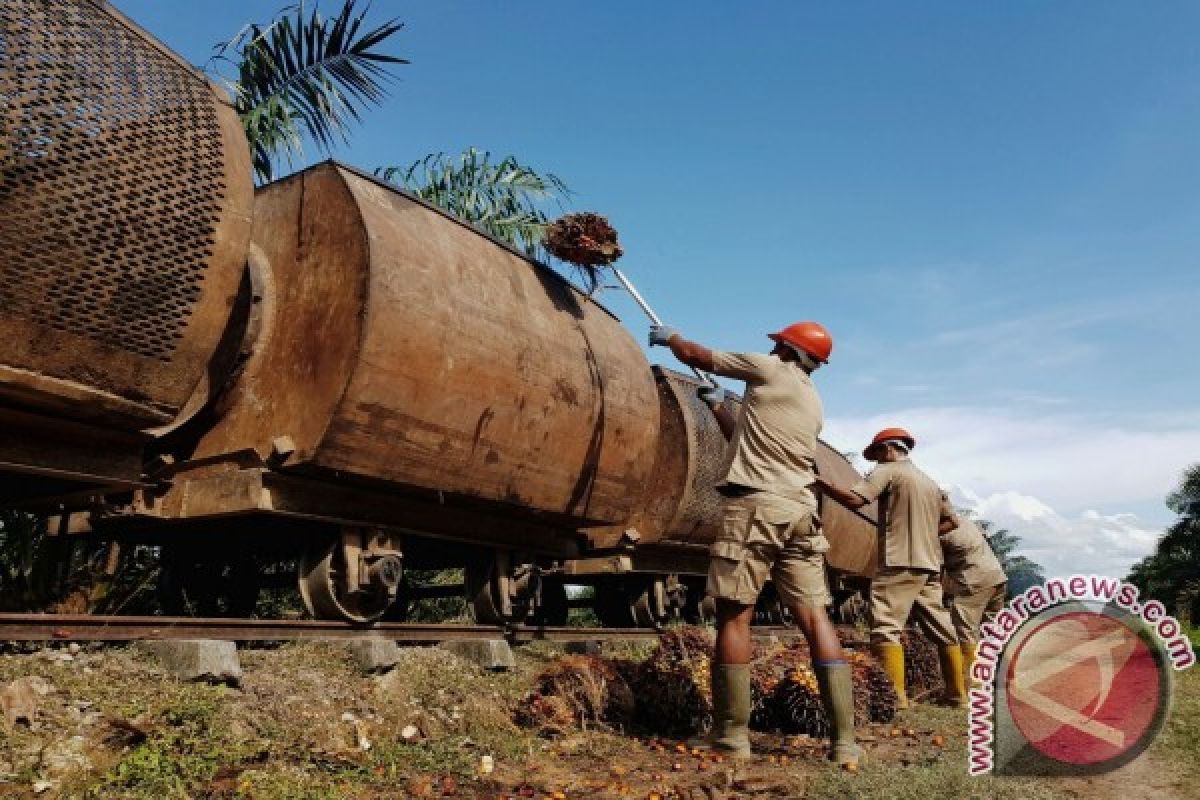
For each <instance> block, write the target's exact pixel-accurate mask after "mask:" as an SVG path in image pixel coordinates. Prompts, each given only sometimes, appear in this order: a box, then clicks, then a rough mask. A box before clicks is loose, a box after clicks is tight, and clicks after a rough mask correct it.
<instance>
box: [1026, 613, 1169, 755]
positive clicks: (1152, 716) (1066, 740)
mask: <svg viewBox="0 0 1200 800" xmlns="http://www.w3.org/2000/svg"><path fill="white" fill-rule="evenodd" d="M1161 669H1162V667H1161V665H1160V661H1159V659H1157V658H1155V654H1154V652H1152V651H1151V649H1150V647H1149V646H1148V645H1147V644H1146V642H1145V641H1144V640H1143V639H1142V637H1141V636H1139V635H1138V633H1137V632H1136V631H1134V630H1132V629H1131V628H1130V627H1128V626H1127V625H1126V624H1124V623H1123V622H1122V621H1121V620H1119V619H1116V618H1114V617H1112V616H1109V615H1107V614H1103V613H1095V612H1091V611H1075V612H1071V613H1067V614H1062V615H1059V616H1056V617H1053V618H1051V619H1049V620H1047V621H1046V622H1044V623H1042V624H1040V625H1038V626H1037V627H1036V628H1034V629H1033V630H1032V631H1031V632H1030V634H1029V635H1028V636H1027V637H1026V638H1025V639H1024V640H1023V641H1022V642H1021V644H1020V646H1019V647H1018V648H1017V650H1016V652H1015V653H1013V655H1012V658H1011V659H1010V661H1009V663H1008V671H1007V674H1006V681H1007V696H1008V709H1009V713H1010V715H1011V716H1012V720H1013V723H1014V724H1015V725H1016V727H1017V729H1018V730H1019V731H1020V732H1021V735H1022V736H1023V737H1024V738H1025V740H1026V741H1027V742H1028V743H1029V744H1030V745H1031V746H1032V747H1033V748H1035V749H1036V750H1038V751H1039V752H1041V753H1042V754H1044V755H1045V756H1047V757H1049V758H1051V759H1053V760H1055V761H1058V762H1060V763H1063V764H1071V765H1079V766H1085V765H1086V766H1098V765H1100V764H1103V763H1104V762H1107V761H1112V760H1114V759H1119V758H1122V757H1123V756H1126V755H1127V754H1130V752H1131V751H1134V750H1140V749H1141V748H1142V747H1144V746H1145V744H1147V743H1148V741H1149V739H1150V738H1152V735H1153V728H1154V723H1155V721H1156V719H1157V718H1158V717H1160V716H1161V712H1162V709H1163V708H1164V707H1165V705H1166V702H1167V698H1166V696H1165V692H1164V691H1163V681H1162V675H1161V672H1160V670H1161Z"/></svg>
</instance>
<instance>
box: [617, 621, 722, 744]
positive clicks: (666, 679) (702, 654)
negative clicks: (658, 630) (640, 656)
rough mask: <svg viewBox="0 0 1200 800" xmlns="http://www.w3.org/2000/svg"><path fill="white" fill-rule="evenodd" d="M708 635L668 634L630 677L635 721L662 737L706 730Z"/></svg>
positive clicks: (693, 632)
mask: <svg viewBox="0 0 1200 800" xmlns="http://www.w3.org/2000/svg"><path fill="white" fill-rule="evenodd" d="M712 651H713V638H712V635H711V634H710V633H709V632H708V631H707V630H705V629H704V628H693V627H682V628H671V629H669V630H667V631H665V632H664V633H663V634H662V636H660V637H659V640H658V646H657V647H656V648H655V649H654V652H652V653H651V654H650V657H649V658H647V659H646V660H645V661H643V662H642V663H641V664H640V665H639V666H638V668H637V670H636V671H635V673H634V679H633V682H634V692H635V694H636V696H637V718H638V720H639V722H641V723H642V725H644V726H646V727H647V728H649V729H651V730H655V731H658V732H659V733H663V734H666V735H668V736H688V735H690V734H693V733H698V732H700V731H704V730H708V727H709V725H710V724H711V722H712V696H711V693H710V692H711V690H710V686H709V673H710V671H711V669H712Z"/></svg>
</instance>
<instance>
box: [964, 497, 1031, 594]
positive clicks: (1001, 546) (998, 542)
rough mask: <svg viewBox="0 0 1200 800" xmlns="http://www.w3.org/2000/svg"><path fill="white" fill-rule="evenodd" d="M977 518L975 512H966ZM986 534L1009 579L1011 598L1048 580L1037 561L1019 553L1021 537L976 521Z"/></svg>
mask: <svg viewBox="0 0 1200 800" xmlns="http://www.w3.org/2000/svg"><path fill="white" fill-rule="evenodd" d="M966 513H967V514H968V515H970V516H973V517H974V516H975V514H974V512H971V511H967V512H966ZM975 524H976V525H978V526H979V527H980V528H981V529H982V530H983V532H984V533H986V534H988V544H989V545H991V548H992V552H993V553H995V554H996V558H997V559H998V560H999V561H1000V567H1001V568H1002V569H1003V570H1004V574H1005V575H1006V576H1007V577H1008V594H1009V596H1010V597H1012V596H1015V595H1018V594H1020V593H1021V592H1023V591H1025V590H1026V589H1028V588H1029V587H1030V586H1035V585H1037V584H1039V583H1042V582H1043V581H1045V580H1046V569H1045V567H1043V566H1042V565H1041V564H1039V563H1037V562H1036V561H1034V560H1032V559H1030V558H1028V557H1026V556H1023V555H1020V554H1018V553H1017V548H1018V547H1019V546H1020V544H1021V537H1020V536H1016V535H1014V534H1013V533H1012V532H1011V531H1009V530H1008V529H1006V528H1000V529H998V530H997V529H996V525H995V523H993V522H992V521H991V520H986V519H979V518H976V519H975Z"/></svg>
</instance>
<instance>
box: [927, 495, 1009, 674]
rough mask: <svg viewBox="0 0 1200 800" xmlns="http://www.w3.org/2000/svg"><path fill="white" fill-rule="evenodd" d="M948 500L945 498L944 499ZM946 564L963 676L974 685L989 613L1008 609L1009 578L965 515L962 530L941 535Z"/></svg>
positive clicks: (952, 616) (984, 535)
mask: <svg viewBox="0 0 1200 800" xmlns="http://www.w3.org/2000/svg"><path fill="white" fill-rule="evenodd" d="M942 497H943V499H945V495H943V496H942ZM941 540H942V553H943V555H944V556H945V560H946V580H945V581H944V584H943V585H944V586H945V589H946V593H947V594H949V595H950V596H951V597H952V598H953V603H952V604H951V606H950V617H951V619H952V620H953V621H954V631H955V633H956V634H957V635H958V645H959V648H960V649H961V650H962V657H963V674H964V675H966V676H967V678H966V680H967V683H968V684H970V683H971V680H970V675H971V665H972V664H973V663H974V662H975V648H976V647H977V646H978V644H979V627H980V626H981V625H982V624H983V615H984V613H985V612H987V611H989V610H992V611H995V610H997V609H999V608H1000V607H1001V606H1003V605H1004V596H1005V592H1006V591H1007V589H1008V576H1006V575H1005V574H1004V569H1003V568H1002V567H1001V566H1000V561H999V560H998V559H997V558H996V554H995V553H994V552H992V546H991V545H990V544H988V540H987V536H986V534H985V533H984V532H983V531H982V530H980V528H979V526H978V525H976V524H975V523H974V522H972V521H971V520H969V519H967V518H966V517H965V516H963V515H962V514H959V515H958V527H957V528H955V529H954V530H952V531H949V532H948V533H943V534H942V535H941Z"/></svg>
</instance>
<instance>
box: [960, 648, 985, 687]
mask: <svg viewBox="0 0 1200 800" xmlns="http://www.w3.org/2000/svg"><path fill="white" fill-rule="evenodd" d="M958 646H959V648H960V649H961V650H962V660H963V681H964V682H965V683H966V686H967V688H969V689H979V688H981V687H982V686H983V684H982V683H980V682H979V681H977V680H975V679H974V678H972V677H971V666H972V665H973V664H974V663H975V647H976V643H975V642H959V645H958Z"/></svg>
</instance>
